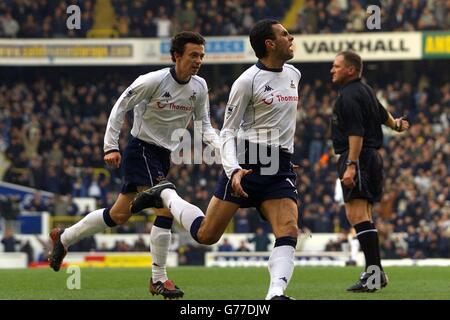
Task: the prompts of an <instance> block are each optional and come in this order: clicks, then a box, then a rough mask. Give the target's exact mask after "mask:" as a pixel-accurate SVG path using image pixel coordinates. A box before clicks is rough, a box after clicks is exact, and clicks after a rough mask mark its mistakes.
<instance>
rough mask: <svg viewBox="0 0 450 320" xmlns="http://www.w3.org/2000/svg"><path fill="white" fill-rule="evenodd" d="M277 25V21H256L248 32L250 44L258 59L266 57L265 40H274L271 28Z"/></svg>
mask: <svg viewBox="0 0 450 320" xmlns="http://www.w3.org/2000/svg"><path fill="white" fill-rule="evenodd" d="M279 23H280V22H278V21H277V20H273V19H264V20H261V21H258V22H257V23H256V24H255V25H254V26H253V28H252V30H251V31H250V44H251V45H252V48H253V50H254V51H255V55H256V56H257V57H258V58H259V59H261V58H264V57H265V56H266V55H267V48H266V40H267V39H271V40H275V38H276V36H275V33H274V32H273V29H272V26H273V25H274V24H279Z"/></svg>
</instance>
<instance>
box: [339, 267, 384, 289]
mask: <svg viewBox="0 0 450 320" xmlns="http://www.w3.org/2000/svg"><path fill="white" fill-rule="evenodd" d="M371 276H372V274H370V273H367V272H363V273H361V276H360V278H359V280H358V281H357V282H356V283H355V284H354V285H352V286H351V287H349V288H347V291H349V292H375V291H377V290H378V289H381V288H384V287H386V286H387V284H388V281H389V280H388V277H387V275H386V274H385V273H384V271H381V273H380V285H379V287H378V288H377V287H376V286H375V285H374V283H373V282H372V279H370V277H371Z"/></svg>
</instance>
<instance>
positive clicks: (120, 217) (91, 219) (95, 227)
mask: <svg viewBox="0 0 450 320" xmlns="http://www.w3.org/2000/svg"><path fill="white" fill-rule="evenodd" d="M135 195H136V193H127V194H119V197H118V198H117V200H116V202H115V203H114V205H113V206H112V207H111V208H102V209H97V210H94V211H92V212H90V213H89V214H87V215H86V216H85V217H84V218H83V219H81V220H80V221H78V222H77V223H75V224H74V225H73V226H71V227H69V228H66V229H64V230H60V229H57V228H55V229H53V230H52V232H51V233H50V237H51V240H52V242H53V250H52V252H51V254H50V256H49V262H50V267H51V268H52V269H53V270H55V271H58V270H59V269H60V268H61V264H62V261H63V259H64V257H65V255H66V253H67V249H68V248H69V247H70V246H71V245H72V244H74V243H76V242H78V241H80V240H81V239H84V238H86V237H89V236H92V235H94V234H96V233H99V232H101V231H103V230H105V229H106V228H108V227H110V228H111V227H114V226H116V225H118V224H124V223H125V222H127V221H128V219H129V218H130V216H131V213H130V209H129V207H130V203H131V201H132V200H133V198H134V197H135Z"/></svg>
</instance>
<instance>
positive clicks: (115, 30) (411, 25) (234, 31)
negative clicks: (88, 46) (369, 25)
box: [0, 0, 450, 38]
mask: <svg viewBox="0 0 450 320" xmlns="http://www.w3.org/2000/svg"><path fill="white" fill-rule="evenodd" d="M292 2H293V1H292V0H208V1H206V0H201V1H198V0H196V1H181V0H164V1H163V0H152V1H144V0H132V1H128V0H97V1H93V0H83V1H81V0H2V1H1V2H0V36H1V37H10V38H37V37H47V38H63V37H99V36H100V37H104V36H106V37H170V36H171V35H173V34H175V33H177V32H178V31H180V30H195V31H198V32H201V33H202V34H203V35H205V36H226V35H247V34H248V31H249V30H250V28H251V26H252V25H253V24H254V22H255V21H258V20H260V19H262V18H266V17H272V18H275V19H281V18H283V15H284V13H285V12H287V11H288V9H289V8H290V6H291V5H292ZM304 2H305V3H304V6H303V7H302V8H301V9H299V10H298V12H297V16H296V17H294V19H295V21H296V22H295V23H294V25H293V27H292V28H290V30H289V31H291V32H292V33H302V34H305V33H306V34H313V33H342V32H363V31H366V24H365V20H366V18H367V13H366V8H367V6H368V5H370V4H375V5H379V7H380V8H381V12H380V13H381V23H382V25H383V31H413V30H447V29H448V28H449V27H450V10H449V9H450V2H449V1H448V0H401V1H395V0H379V1H366V0H305V1H304ZM72 4H75V5H78V6H79V7H80V9H81V25H82V28H81V30H79V31H78V30H77V31H74V30H68V29H67V27H66V19H67V14H66V8H67V7H68V6H69V5H72ZM107 30H108V31H107Z"/></svg>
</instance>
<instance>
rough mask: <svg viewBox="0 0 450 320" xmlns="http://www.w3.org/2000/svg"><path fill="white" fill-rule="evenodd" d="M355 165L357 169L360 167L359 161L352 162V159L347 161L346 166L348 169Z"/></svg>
mask: <svg viewBox="0 0 450 320" xmlns="http://www.w3.org/2000/svg"><path fill="white" fill-rule="evenodd" d="M352 164H353V165H355V166H356V167H357V166H358V161H353V160H350V159H347V161H345V165H346V166H347V167H348V166H351V165H352Z"/></svg>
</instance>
